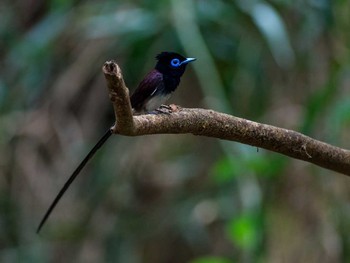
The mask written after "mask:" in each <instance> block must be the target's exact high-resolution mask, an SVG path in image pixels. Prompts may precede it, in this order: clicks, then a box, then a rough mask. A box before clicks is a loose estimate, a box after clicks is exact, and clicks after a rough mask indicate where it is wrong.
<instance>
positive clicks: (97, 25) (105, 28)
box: [84, 8, 159, 38]
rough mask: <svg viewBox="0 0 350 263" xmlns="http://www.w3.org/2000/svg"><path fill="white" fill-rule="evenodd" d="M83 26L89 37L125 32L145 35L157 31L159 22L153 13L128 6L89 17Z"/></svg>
mask: <svg viewBox="0 0 350 263" xmlns="http://www.w3.org/2000/svg"><path fill="white" fill-rule="evenodd" d="M111 25H113V26H111ZM84 27H85V32H86V35H87V36H88V37H89V38H101V37H110V36H113V35H120V34H125V33H137V34H138V35H141V36H147V35H152V34H154V33H155V32H157V30H158V29H159V23H157V20H156V17H155V16H154V14H152V13H150V12H148V11H146V10H144V9H141V8H130V9H121V10H118V11H116V12H115V13H110V14H103V15H98V16H92V17H89V19H88V20H87V21H86V22H85V25H84Z"/></svg>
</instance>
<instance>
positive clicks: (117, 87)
mask: <svg viewBox="0 0 350 263" xmlns="http://www.w3.org/2000/svg"><path fill="white" fill-rule="evenodd" d="M107 63H109V64H108V67H109V68H116V69H117V70H112V74H110V73H108V74H106V72H105V68H106V64H107ZM107 63H106V64H105V67H104V72H105V76H106V80H107V84H108V87H109V90H110V98H111V100H112V103H113V105H114V109H115V113H116V117H117V124H116V126H115V127H114V132H115V133H118V134H123V135H128V136H139V135H146V134H161V133H162V134H170V133H171V134H179V133H191V134H193V135H201V136H208V137H213V138H218V139H223V140H230V141H237V142H240V143H244V144H249V145H252V146H256V147H259V148H264V149H267V150H271V151H274V152H278V153H281V154H284V155H287V156H290V157H293V158H296V159H299V160H303V161H306V162H310V163H313V164H316V165H318V166H321V167H323V168H326V169H330V170H333V171H336V172H339V173H343V174H346V175H350V151H349V150H345V149H341V148H339V147H335V146H332V145H330V144H327V143H324V142H321V141H318V140H315V139H312V138H310V137H308V136H305V135H303V134H301V133H298V132H295V131H292V130H287V129H283V128H278V127H274V126H271V125H266V124H261V123H257V122H253V121H249V120H246V119H242V118H238V117H234V116H231V115H228V114H224V113H219V112H215V111H213V110H205V109H187V108H179V107H174V111H173V113H171V114H146V115H139V116H134V117H132V110H131V107H130V100H129V97H127V96H126V94H127V92H125V90H127V88H126V87H125V84H124V81H123V77H122V75H121V71H120V69H119V67H118V66H117V64H115V63H114V62H107ZM109 72H110V71H109ZM124 125H125V126H124Z"/></svg>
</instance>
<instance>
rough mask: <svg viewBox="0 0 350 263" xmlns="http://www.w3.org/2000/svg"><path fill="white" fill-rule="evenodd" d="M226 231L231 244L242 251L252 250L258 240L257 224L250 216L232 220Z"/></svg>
mask: <svg viewBox="0 0 350 263" xmlns="http://www.w3.org/2000/svg"><path fill="white" fill-rule="evenodd" d="M226 231H227V234H228V237H229V238H230V240H231V241H232V243H233V244H234V245H236V246H238V247H239V248H241V249H244V250H245V249H251V248H253V247H254V246H255V244H256V242H257V239H258V233H257V222H256V219H255V217H253V216H251V215H241V216H240V217H238V218H233V219H232V220H231V221H230V222H229V223H228V225H227V227H226Z"/></svg>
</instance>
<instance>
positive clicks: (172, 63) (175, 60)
mask: <svg viewBox="0 0 350 263" xmlns="http://www.w3.org/2000/svg"><path fill="white" fill-rule="evenodd" d="M170 65H171V66H173V67H175V68H177V67H179V66H180V65H181V63H180V60H179V59H178V58H174V59H172V60H171V61H170Z"/></svg>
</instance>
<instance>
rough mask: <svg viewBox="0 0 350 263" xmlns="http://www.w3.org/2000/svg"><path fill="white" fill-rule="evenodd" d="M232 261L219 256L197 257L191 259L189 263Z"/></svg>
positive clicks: (222, 262)
mask: <svg viewBox="0 0 350 263" xmlns="http://www.w3.org/2000/svg"><path fill="white" fill-rule="evenodd" d="M233 262H234V261H231V260H228V259H225V258H220V257H211V256H207V257H201V258H197V259H194V260H191V261H190V262H189V263H233Z"/></svg>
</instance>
